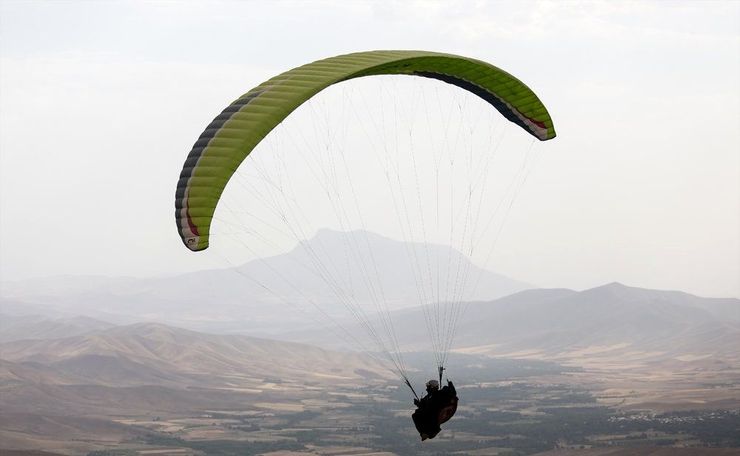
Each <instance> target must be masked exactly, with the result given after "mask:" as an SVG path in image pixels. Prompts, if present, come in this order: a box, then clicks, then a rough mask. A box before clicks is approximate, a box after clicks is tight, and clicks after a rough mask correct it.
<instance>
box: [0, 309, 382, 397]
mask: <svg viewBox="0 0 740 456" xmlns="http://www.w3.org/2000/svg"><path fill="white" fill-rule="evenodd" d="M0 357H1V358H2V359H3V360H5V361H7V362H11V363H24V364H25V365H26V366H27V367H29V366H30V367H33V366H47V367H50V368H52V369H54V370H55V371H57V372H58V373H61V374H64V375H66V376H68V377H70V378H79V377H83V378H85V379H86V381H87V383H88V384H99V385H108V386H133V385H146V384H157V385H177V386H183V385H199V386H201V387H202V386H205V385H208V386H212V387H224V386H226V385H233V384H234V382H235V381H236V380H235V379H240V378H241V379H248V378H251V379H262V378H280V379H281V380H280V381H281V382H291V381H293V382H298V381H300V382H308V383H312V382H313V383H319V382H323V381H327V380H325V379H329V381H333V380H342V381H343V380H347V379H351V380H353V381H357V380H360V379H363V378H366V377H367V378H371V377H377V376H379V375H380V376H383V375H384V374H382V373H381V374H371V372H375V371H383V367H382V366H380V365H378V364H377V362H375V361H373V360H372V359H371V358H368V357H364V356H362V355H358V354H353V353H339V352H330V351H326V350H323V349H320V348H316V347H311V346H308V345H303V344H298V343H292V342H280V341H274V340H268V339H259V338H254V337H247V336H237V335H230V336H221V335H212V334H203V333H198V332H194V331H189V330H184V329H179V328H173V327H169V326H165V325H161V324H153V323H141V324H135V325H130V326H120V327H113V328H109V329H105V330H101V331H96V332H93V333H89V334H85V335H81V336H73V337H66V338H61V339H53V340H19V341H14V342H6V343H3V344H0ZM255 381H256V380H255ZM256 382H257V383H259V381H256ZM60 383H64V382H60Z"/></svg>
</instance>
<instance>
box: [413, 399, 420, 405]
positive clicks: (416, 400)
mask: <svg viewBox="0 0 740 456" xmlns="http://www.w3.org/2000/svg"><path fill="white" fill-rule="evenodd" d="M414 405H415V406H417V407H418V406H419V399H414Z"/></svg>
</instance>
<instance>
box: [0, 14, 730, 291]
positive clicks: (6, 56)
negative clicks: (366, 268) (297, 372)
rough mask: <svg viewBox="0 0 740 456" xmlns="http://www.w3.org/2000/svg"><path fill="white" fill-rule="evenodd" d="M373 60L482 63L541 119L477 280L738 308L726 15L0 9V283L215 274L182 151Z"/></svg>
mask: <svg viewBox="0 0 740 456" xmlns="http://www.w3.org/2000/svg"><path fill="white" fill-rule="evenodd" d="M374 49H423V50H432V51H440V52H449V53H454V54H460V55H464V56H468V57H474V58H477V59H480V60H484V61H487V62H490V63H492V64H494V65H496V66H498V67H500V68H503V69H505V70H506V71H508V72H510V73H512V74H514V75H516V76H517V77H518V78H519V79H521V80H522V81H524V82H525V83H526V84H527V85H528V86H529V87H531V88H532V89H533V90H534V91H535V92H536V93H537V94H538V96H539V97H540V98H541V99H542V100H543V102H544V103H545V104H546V105H547V107H548V109H549V111H550V114H551V115H552V118H553V120H554V123H555V127H556V130H557V132H558V137H557V138H555V139H554V140H552V141H549V142H547V143H542V144H537V145H536V147H537V154H538V155H537V156H538V159H537V164H536V167H534V168H533V169H532V170H531V172H530V173H529V175H528V177H527V181H526V184H525V185H524V187H523V188H522V190H521V192H520V193H519V195H518V196H517V199H516V201H515V204H514V206H513V207H512V210H511V213H510V214H509V215H508V216H507V219H506V224H505V226H504V227H503V229H502V231H501V235H500V238H499V239H498V240H497V241H496V250H495V261H493V262H491V263H489V264H486V265H485V266H486V267H488V268H490V269H492V270H494V271H496V272H498V273H501V274H505V275H508V276H510V277H513V278H516V279H518V280H522V281H526V282H529V283H533V284H536V285H538V286H543V287H565V288H574V289H585V288H590V287H594V286H598V285H602V284H604V283H608V282H613V281H618V282H622V283H625V284H628V285H633V286H638V287H646V288H659V289H678V290H683V291H687V292H691V293H694V294H699V295H702V296H734V297H738V296H740V58H739V57H740V2H736V1H726V2H706V1H703V2H627V1H624V2H615V1H609V2H607V1H604V2H575V1H573V2H567V1H566V2H535V1H531V2H527V1H525V2H503V1H502V2H482V1H455V2H452V1H450V2H444V1H437V2H422V1H376V2H369V1H368V2H362V1H304V2H291V1H275V2H185V1H182V2H179V1H169V2H135V1H130V2H129V1H120V2H117V1H110V2H87V1H84V2H76V1H55V2H43V1H12V0H0V280H19V279H25V278H31V277H42V276H50V275H64V274H99V275H107V276H118V275H126V276H141V277H146V276H152V275H167V274H176V273H180V272H185V271H192V270H198V269H205V268H212V267H217V266H219V265H220V266H223V264H219V263H218V261H217V260H216V259H215V258H214V257H213V256H209V255H208V254H205V255H196V254H191V253H190V252H189V251H187V250H186V249H185V248H183V246H182V244H181V241H180V239H179V237H178V236H177V232H176V229H175V226H174V220H173V217H172V215H173V200H174V187H175V183H176V181H177V177H178V175H179V172H180V169H181V167H182V162H183V160H184V158H185V156H186V155H187V153H188V151H189V150H190V147H191V146H192V144H193V142H194V141H195V139H196V138H197V136H198V135H199V133H200V132H201V131H202V129H203V128H204V127H205V126H206V125H207V124H208V122H210V120H211V119H212V118H213V117H214V116H215V115H216V114H218V113H219V112H220V111H221V110H222V109H223V107H224V106H226V105H227V104H228V103H229V102H231V101H232V100H233V99H235V98H236V97H237V96H239V95H240V94H242V93H244V92H246V91H247V90H248V89H250V88H251V87H253V86H255V85H257V84H259V83H260V82H262V81H264V80H265V79H267V78H269V77H271V76H273V75H276V74H278V73H280V72H282V71H286V70H288V69H291V68H293V67H296V66H299V65H302V64H304V63H307V62H311V61H314V60H317V59H321V58H325V57H330V56H334V55H338V54H343V53H349V52H356V51H364V50H374ZM327 100H329V101H330V98H329V99H327ZM329 101H327V102H329ZM306 185H309V184H308V183H306ZM379 218H380V217H379ZM327 225H331V224H330V223H328V222H327ZM377 226H378V230H379V231H383V228H382V227H383V224H382V223H379V224H378V225H377ZM382 234H387V235H389V236H391V237H396V236H395V234H394V232H393V231H392V230H391V229H390V228H389V231H388V232H387V233H382ZM278 250H279V249H278ZM270 253H271V252H269V251H265V252H263V254H270ZM272 253H277V250H276V251H275V252H272Z"/></svg>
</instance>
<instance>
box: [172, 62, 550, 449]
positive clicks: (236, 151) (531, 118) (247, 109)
mask: <svg viewBox="0 0 740 456" xmlns="http://www.w3.org/2000/svg"><path fill="white" fill-rule="evenodd" d="M380 75H407V76H417V77H422V78H428V79H434V80H437V81H441V82H444V83H447V84H451V85H453V86H456V87H459V88H460V89H463V90H464V91H467V92H469V93H471V94H473V95H475V96H477V97H479V98H480V99H482V100H484V101H485V102H486V103H488V104H489V105H490V106H492V107H493V108H495V109H496V110H497V111H498V112H500V113H501V114H502V115H503V116H504V117H505V118H506V119H507V120H509V121H510V122H512V123H513V124H515V125H517V126H518V127H520V128H521V129H523V130H524V131H525V132H527V133H528V134H529V135H531V136H532V137H534V138H536V139H538V140H540V141H546V140H549V139H552V138H554V137H555V129H554V127H553V122H552V119H551V118H550V115H549V113H548V111H547V109H546V108H545V106H544V105H543V104H542V102H541V101H540V100H539V98H538V97H537V96H536V95H535V94H534V92H532V90H531V89H529V87H527V86H526V85H525V84H524V83H522V82H521V81H519V80H518V79H516V78H515V77H514V76H512V75H510V74H509V73H507V72H505V71H503V70H501V69H499V68H497V67H495V66H493V65H491V64H489V63H486V62H483V61H480V60H475V59H471V58H467V57H462V56H457V55H451V54H443V53H436V52H427V51H370V52H358V53H354V54H347V55H341V56H336V57H331V58H328V59H324V60H320V61H316V62H313V63H309V64H307V65H303V66H301V67H298V68H295V69H292V70H290V71H287V72H284V73H282V74H279V75H277V76H275V77H273V78H271V79H269V80H268V81H265V82H264V83H262V84H260V85H259V86H257V87H255V88H253V89H251V90H249V91H248V92H246V93H245V94H244V95H242V96H240V97H239V98H237V99H236V100H235V101H234V102H232V103H231V104H230V105H229V106H227V107H226V108H225V109H224V110H223V111H222V112H221V114H219V115H218V116H217V117H216V118H215V119H214V120H213V121H212V122H211V123H210V124H209V125H208V127H207V128H206V129H205V131H203V133H202V134H201V135H200V137H199V138H198V140H197V141H196V142H195V144H194V145H193V148H192V150H191V151H190V153H189V154H188V156H187V159H186V160H185V163H184V165H183V168H182V171H181V173H180V178H179V181H178V183H177V189H176V192H175V220H176V223H177V229H178V234H179V235H180V238H181V239H182V242H183V243H184V244H185V246H186V247H187V248H188V249H190V250H191V251H201V250H204V249H207V248H208V247H209V243H210V241H211V237H210V235H211V224H212V221H213V218H214V213H215V211H216V207H217V206H218V204H219V201H220V198H221V195H222V193H223V192H224V189H225V188H226V185H227V184H228V182H229V181H230V179H231V178H232V176H233V175H234V174H235V172H236V171H237V169H238V168H239V166H240V164H241V163H242V162H243V161H244V160H245V159H246V158H247V156H248V155H249V154H250V153H251V152H252V151H253V150H254V149H255V147H257V146H258V145H259V144H260V143H261V142H262V140H263V139H264V138H265V137H266V136H267V135H268V134H269V133H270V132H271V131H272V130H273V129H275V127H277V126H278V125H279V124H281V123H282V122H283V121H284V120H285V119H286V117H288V116H289V115H290V114H291V113H292V112H293V111H295V110H296V109H297V108H298V107H300V106H301V105H302V104H303V103H305V102H307V101H308V100H310V99H311V98H312V97H314V96H315V95H317V94H318V93H319V92H321V91H323V90H324V89H326V88H328V87H330V86H332V85H334V84H338V83H342V82H345V81H349V80H353V79H356V78H361V77H370V76H380ZM333 171H336V170H333ZM268 177H269V176H268ZM471 194H472V184H471ZM468 198H469V200H468V203H470V200H472V199H473V198H472V197H471V196H469V197H468ZM282 218H283V220H285V219H286V217H285V216H284V215H283V217H282ZM286 222H287V221H286ZM299 242H301V240H300V239H299ZM356 250H357V251H359V249H356ZM352 253H353V255H354V254H355V252H354V251H353V252H352ZM358 256H359V255H358ZM312 259H313V260H315V258H314V257H312ZM319 263H320V261H319ZM318 268H319V269H320V271H319V272H320V274H319V275H320V276H321V278H322V279H323V280H326V281H327V282H331V283H329V284H330V285H331V288H332V290H334V293H336V294H337V296H338V299H339V300H340V301H341V302H342V303H343V304H344V305H345V306H347V308H348V309H350V310H351V312H352V315H354V316H355V318H357V319H358V320H359V321H360V323H362V326H363V327H365V328H367V329H368V333H369V336H370V337H371V338H373V339H374V340H375V341H376V343H377V346H378V350H379V351H382V352H384V353H386V355H387V356H388V359H389V360H390V361H391V363H392V364H393V367H394V371H395V372H396V373H397V374H398V375H399V376H400V377H401V378H402V380H404V382H405V383H406V384H407V385H408V386H409V387H410V388H411V390H412V391H413V388H412V387H411V384H410V382H409V380H408V377H407V375H406V371H405V368H404V364H403V360H402V359H401V356H400V350H399V349H398V348H397V346H398V341H397V338H396V337H395V334H393V325H392V324H391V323H390V321H389V318H390V317H389V316H388V315H387V314H388V309H387V308H385V309H383V308H382V305H380V306H379V309H380V310H379V312H378V315H379V317H378V318H379V319H380V324H381V326H382V328H383V330H385V331H387V332H388V333H389V334H388V339H387V341H386V340H384V339H382V338H381V337H382V332H381V331H376V330H375V329H374V328H373V322H372V321H371V319H370V318H369V317H367V316H366V315H365V313H364V311H363V309H361V308H359V306H358V305H357V302H356V301H355V300H354V298H353V296H354V293H352V290H350V291H349V292H346V291H345V290H343V289H342V288H341V287H339V286H338V285H337V283H334V282H332V280H333V279H332V277H331V271H330V270H329V269H328V268H323V265H321V264H319V265H318ZM438 275H439V273H438ZM458 282H459V283H458ZM464 284H465V282H464V281H463V280H460V281H457V280H455V300H454V302H453V304H456V305H459V303H460V302H461V301H462V293H461V292H459V291H458V290H457V288H460V289H462V288H464ZM371 285H372V284H371ZM458 285H459V286H458ZM417 286H423V285H421V284H417ZM265 288H267V287H265ZM371 288H372V287H371ZM381 291H382V290H381ZM376 294H378V295H382V292H380V293H377V292H376ZM439 294H440V293H439V291H437V297H436V300H437V309H436V312H437V313H438V316H437V318H436V319H434V324H436V325H437V328H436V330H430V337H431V338H432V343H433V349H434V351H435V353H436V358H437V364H438V365H437V368H438V370H439V372H440V373H441V372H442V370H443V369H444V363H445V360H446V356H447V353H448V352H449V350H450V347H451V345H452V339H453V337H454V334H455V327H456V324H457V322H458V321H459V317H460V313H461V310H460V308H453V310H448V309H445V310H444V314H443V313H442V312H443V311H442V310H440V307H441V306H440V303H439V301H440V300H441V298H440V297H439ZM419 295H420V298H419V299H420V301H423V299H424V296H426V295H425V294H424V293H420V294H419ZM458 296H459V298H458ZM379 299H380V300H381V301H382V298H379ZM381 304H382V303H381ZM426 304H428V303H425V302H421V305H422V306H423V305H426ZM428 324H429V323H428ZM350 336H351V335H350ZM441 380H442V378H441V375H440V382H441ZM414 394H415V393H414ZM457 402H458V397H457V393H456V390H455V387H454V385H453V384H452V382H450V381H448V383H447V385H445V386H444V387H442V388H440V385H439V382H437V381H430V382H428V383H427V394H426V395H425V396H424V397H422V398H418V397H417V399H416V400H415V405H416V406H417V407H418V409H417V410H416V411H415V412H414V415H413V421H414V424H415V426H416V428H417V430H418V431H419V433H420V435H421V437H422V440H426V439H428V438H433V437H434V436H436V435H437V433H439V432H440V426H439V425H440V424H442V423H444V422H446V421H447V420H449V419H450V418H451V417H452V415H454V413H455V411H456V409H457Z"/></svg>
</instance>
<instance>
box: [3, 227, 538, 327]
mask: <svg viewBox="0 0 740 456" xmlns="http://www.w3.org/2000/svg"><path fill="white" fill-rule="evenodd" d="M416 257H418V258H428V259H429V261H428V262H426V261H425V262H424V264H423V266H421V265H419V264H414V263H412V261H410V258H416ZM458 268H459V270H461V271H466V270H467V271H469V277H470V285H471V286H470V287H469V290H471V291H472V290H473V286H472V285H473V284H474V283H477V284H478V286H477V287H476V290H475V293H474V295H473V296H471V297H470V298H471V299H494V298H497V297H501V296H505V295H508V294H511V293H514V292H517V291H520V290H523V289H527V288H531V286H530V285H528V284H525V283H523V282H519V281H516V280H513V279H509V278H507V277H504V276H501V275H498V274H495V273H493V272H490V271H486V270H483V269H480V268H478V267H477V266H475V265H473V264H472V263H470V261H469V260H468V259H467V258H466V257H465V256H464V255H463V254H461V253H460V252H458V251H456V250H454V249H452V248H450V247H446V246H440V245H434V244H422V243H415V244H414V243H404V242H399V241H395V240H392V239H389V238H386V237H383V236H380V235H377V234H374V233H370V232H366V231H352V232H346V233H345V232H338V231H332V230H320V231H318V232H317V233H316V235H315V236H314V237H313V238H311V239H310V240H307V241H305V242H302V243H300V244H299V245H297V246H296V247H295V248H294V249H293V250H291V251H289V252H287V253H284V254H281V255H277V256H273V257H270V258H264V259H257V260H254V261H251V262H248V263H246V264H244V265H241V266H238V267H236V268H227V269H221V270H208V271H199V272H193V273H188V274H182V275H177V276H172V277H162V278H153V279H136V278H131V277H121V278H105V277H54V278H49V279H33V280H27V281H21V282H14V283H4V284H3V287H2V296H0V300H1V301H0V306H2V307H0V309H5V308H6V307H7V308H11V309H12V310H13V312H12V313H14V314H18V313H19V312H18V311H19V308H22V307H23V306H24V305H25V306H28V307H29V308H32V309H34V310H33V313H40V312H43V313H44V314H45V315H50V314H54V315H56V316H70V315H86V316H89V317H92V318H96V319H99V320H104V321H109V322H112V323H116V324H131V323H135V322H142V321H157V322H160V323H166V324H171V325H174V326H178V327H185V328H190V329H193V330H198V331H206V332H217V333H249V334H256V335H258V334H262V335H270V334H276V333H279V332H285V331H288V330H296V329H301V328H302V329H309V328H311V327H314V328H315V327H317V326H321V325H322V324H327V322H328V320H327V319H326V318H324V317H323V315H322V313H327V314H330V315H332V316H334V317H337V318H342V316H348V315H349V312H348V311H347V308H346V306H347V302H348V301H351V302H356V303H357V305H358V306H360V307H364V308H375V304H374V302H375V300H376V299H378V298H377V297H378V296H380V295H382V296H383V297H384V298H385V299H384V302H385V303H386V304H387V306H388V307H389V308H390V309H392V310H397V309H402V308H408V307H413V306H414V305H418V304H419V288H418V287H417V283H418V282H419V281H422V282H424V285H422V288H424V289H428V288H434V287H430V286H429V285H428V283H429V281H430V280H436V277H438V276H439V277H447V276H448V273H449V277H450V279H449V280H447V281H444V283H447V284H449V287H450V288H451V289H452V288H453V287H455V286H456V285H457V283H458V282H457V280H456V279H453V277H457V275H456V274H457V271H458ZM415 270H416V271H417V272H416V274H415V272H414V271H415ZM419 271H421V274H422V275H423V277H422V278H420V277H419V274H420V273H419ZM368 277H369V278H370V279H367V278H368ZM368 280H369V281H370V282H368ZM379 284H381V285H379ZM439 293H440V294H441V295H442V296H444V295H445V294H449V293H451V291H450V290H446V289H444V284H443V285H442V288H441V289H440V291H439ZM314 303H318V307H319V308H320V310H319V311H317V310H316V309H315V308H314ZM39 309H48V311H40V310H39ZM276 309H278V311H276ZM4 313H10V311H9V310H4Z"/></svg>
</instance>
